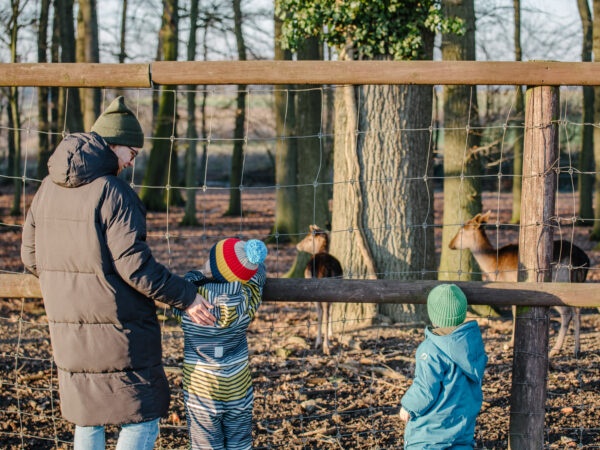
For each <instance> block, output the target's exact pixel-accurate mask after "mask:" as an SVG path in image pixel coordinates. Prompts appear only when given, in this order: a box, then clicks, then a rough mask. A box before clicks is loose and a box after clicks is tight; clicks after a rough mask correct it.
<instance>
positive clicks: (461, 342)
mask: <svg viewBox="0 0 600 450" xmlns="http://www.w3.org/2000/svg"><path fill="white" fill-rule="evenodd" d="M425 335H426V336H427V337H428V338H429V339H430V340H431V342H432V343H433V344H434V345H435V346H436V347H437V348H438V349H439V350H440V351H441V352H443V353H444V354H445V355H447V356H448V358H450V359H451V360H452V361H454V362H455V363H456V365H458V366H459V367H460V368H461V370H462V371H463V372H464V373H465V375H466V376H467V377H468V378H470V379H471V380H473V381H477V382H481V381H482V379H483V373H484V370H485V365H486V363H487V355H486V354H485V350H484V344H483V339H482V337H481V332H480V331H479V325H478V324H477V322H476V321H469V322H465V323H464V324H462V325H460V326H459V327H457V328H456V329H455V330H454V331H453V332H452V333H451V334H448V335H445V336H438V335H437V334H434V333H433V332H432V331H431V329H430V328H426V329H425Z"/></svg>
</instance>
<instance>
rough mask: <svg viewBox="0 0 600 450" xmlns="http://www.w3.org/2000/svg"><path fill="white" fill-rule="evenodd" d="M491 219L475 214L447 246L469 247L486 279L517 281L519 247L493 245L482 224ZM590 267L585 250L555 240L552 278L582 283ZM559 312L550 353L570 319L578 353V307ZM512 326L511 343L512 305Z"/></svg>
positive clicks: (558, 345)
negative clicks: (555, 333)
mask: <svg viewBox="0 0 600 450" xmlns="http://www.w3.org/2000/svg"><path fill="white" fill-rule="evenodd" d="M489 218H490V211H488V212H487V213H485V214H477V215H476V216H475V217H473V218H472V219H471V220H469V221H467V222H466V223H465V224H464V225H463V226H462V227H461V229H460V230H459V231H458V232H457V233H456V236H454V238H452V241H450V244H449V247H450V248H451V249H453V250H461V249H469V250H471V253H472V254H473V256H474V257H475V260H476V261H477V264H479V267H480V268H481V271H482V272H483V275H484V277H485V278H486V279H488V280H491V281H508V282H510V281H517V279H518V265H519V246H518V245H517V244H509V245H506V246H504V247H501V248H498V249H496V248H494V247H493V246H492V244H491V243H490V241H489V239H488V237H487V235H486V234H485V230H484V228H483V226H482V225H483V224H485V223H487V222H488V220H489ZM589 267H590V259H589V258H588V256H587V255H586V253H585V252H584V251H583V250H582V249H580V248H579V247H577V246H576V245H575V244H572V243H571V242H569V241H565V240H557V241H554V251H553V258H552V281H556V282H561V281H562V282H569V281H570V282H575V283H583V282H584V281H585V279H586V277H587V272H588V269H589ZM554 308H555V309H556V310H557V311H558V313H559V314H560V331H559V332H558V337H557V338H556V343H555V344H554V347H552V350H551V351H550V356H553V355H555V354H556V353H558V352H559V351H560V349H561V348H562V345H563V343H564V340H565V337H566V334H567V331H568V329H569V323H570V322H571V319H573V328H574V337H575V355H577V354H578V353H579V329H580V312H579V309H578V308H572V307H569V306H555V307H554ZM512 311H513V329H512V338H511V345H512V344H513V343H514V338H515V323H514V317H515V315H516V306H513V308H512Z"/></svg>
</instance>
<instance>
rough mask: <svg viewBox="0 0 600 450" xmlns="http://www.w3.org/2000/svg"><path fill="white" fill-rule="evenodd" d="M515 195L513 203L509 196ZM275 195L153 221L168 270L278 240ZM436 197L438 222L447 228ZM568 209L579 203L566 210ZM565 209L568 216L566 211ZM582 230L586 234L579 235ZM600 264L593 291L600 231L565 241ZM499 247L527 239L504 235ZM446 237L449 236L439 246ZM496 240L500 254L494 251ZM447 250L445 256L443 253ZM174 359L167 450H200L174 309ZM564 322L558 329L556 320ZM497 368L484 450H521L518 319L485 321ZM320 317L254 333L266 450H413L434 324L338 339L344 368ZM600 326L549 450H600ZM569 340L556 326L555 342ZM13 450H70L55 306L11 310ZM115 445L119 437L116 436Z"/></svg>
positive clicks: (561, 397) (5, 443)
mask: <svg viewBox="0 0 600 450" xmlns="http://www.w3.org/2000/svg"><path fill="white" fill-rule="evenodd" d="M503 195H504V194H503ZM274 197H275V195H274V192H273V190H256V191H245V193H244V199H243V201H244V205H245V208H244V209H245V210H244V215H243V217H236V218H226V217H223V215H222V214H223V212H224V211H225V209H226V208H227V206H228V204H227V191H214V192H208V193H206V194H202V195H199V198H198V204H199V211H198V217H199V218H200V220H201V221H202V224H201V226H200V227H199V228H182V227H180V226H178V222H179V220H180V219H181V216H182V211H181V210H179V209H172V210H170V211H169V214H168V216H167V215H166V214H149V217H148V229H149V236H148V241H149V244H150V246H151V248H152V249H153V251H154V254H155V256H156V257H157V259H158V260H159V261H161V262H163V263H164V264H166V265H168V266H169V267H171V268H172V269H173V270H174V271H175V272H177V273H185V271H187V270H189V269H190V268H194V267H196V266H198V265H199V264H200V263H201V262H203V259H204V258H203V255H205V254H206V250H207V248H208V246H210V245H211V244H212V243H213V242H215V240H216V239H219V238H221V237H225V236H230V235H236V234H237V235H240V234H241V235H243V236H244V237H256V238H266V237H267V236H268V234H269V233H270V230H271V227H272V224H273V214H274V213H273V207H274V204H275V200H274ZM498 199H499V196H498V195H497V194H489V195H486V196H485V197H484V206H485V207H486V208H489V209H492V210H493V211H494V213H493V215H494V214H497V213H498V212H499V213H500V220H501V223H506V222H508V210H507V209H500V210H499V209H498V204H502V205H504V204H507V203H506V198H504V197H502V199H501V200H502V203H499V202H498ZM440 202H441V199H440V198H437V197H436V224H440V223H441V204H440ZM565 204H566V205H567V206H565V208H567V209H568V202H565ZM9 205H10V198H9V197H8V196H7V195H0V270H2V271H3V272H4V273H6V272H18V273H20V272H22V270H23V267H22V265H21V264H20V261H19V250H18V249H19V245H20V226H19V225H20V224H22V222H23V218H22V217H11V216H9V215H8V211H9ZM561 208H562V206H561ZM571 230H573V231H572V232H571ZM563 231H564V232H565V234H567V235H569V237H570V238H571V239H573V240H574V241H575V242H576V243H577V244H578V245H580V246H581V247H582V248H584V249H585V250H586V251H587V252H588V254H589V255H590V258H591V259H592V265H593V270H592V271H591V272H590V276H589V281H592V282H597V281H598V279H599V278H600V274H598V273H597V272H596V270H595V269H596V267H595V266H597V265H598V263H599V260H600V252H598V251H597V250H595V249H594V246H595V244H596V243H594V242H590V241H589V239H587V235H588V233H589V229H587V228H582V227H578V228H575V229H570V228H569V229H566V228H565V229H564V230H563ZM500 235H501V237H499V243H500V244H501V245H503V244H504V243H507V242H508V241H509V240H511V239H516V237H515V236H516V230H514V229H510V228H508V227H506V228H502V229H501V230H500ZM438 239H439V236H438ZM492 241H493V242H496V241H495V240H494V239H492ZM438 248H439V245H438ZM269 250H270V254H269V258H268V259H267V266H268V269H269V276H270V277H278V276H281V275H283V274H284V273H285V272H287V270H288V269H289V267H290V266H291V264H292V262H293V258H294V255H295V250H294V249H293V247H292V246H291V245H289V244H278V243H271V244H269ZM160 317H161V319H162V323H163V324H164V325H163V330H164V333H163V336H164V339H163V345H164V361H165V364H166V367H167V371H168V375H169V378H170V381H171V387H172V394H173V395H172V401H171V412H170V414H169V416H168V417H166V418H164V419H163V420H162V421H161V434H160V438H159V441H158V445H157V448H162V449H180V448H186V445H187V434H186V427H185V413H184V408H183V397H182V394H181V371H180V367H181V362H182V346H183V340H182V334H181V331H180V330H179V329H178V327H177V325H176V324H175V322H174V321H173V320H172V319H170V315H169V312H168V311H166V310H163V309H161V310H160ZM553 318H554V319H555V318H556V317H554V316H553ZM476 320H477V321H478V322H479V324H480V327H481V329H482V333H483V337H484V341H485V345H486V350H487V352H488V356H489V363H488V366H487V370H486V374H485V379H484V387H483V390H484V404H483V408H482V410H481V414H480V416H479V418H478V422H477V429H476V442H477V446H476V448H478V449H504V448H507V439H508V431H509V406H510V393H511V373H512V350H511V349H509V348H508V347H507V344H508V342H509V340H510V329H511V320H510V317H509V315H508V314H507V315H506V317H503V318H500V319H496V318H476ZM315 321H316V314H315V312H314V311H313V309H312V306H311V305H309V304H303V303H293V302H289V303H264V304H263V305H262V306H261V308H260V310H259V314H258V317H257V319H256V320H255V321H254V322H253V324H252V325H251V328H250V330H249V342H250V348H251V366H252V373H253V380H254V386H255V405H254V418H255V424H254V447H255V448H257V449H274V448H285V449H332V450H333V449H399V448H402V445H403V431H404V424H403V423H402V422H401V421H400V420H399V418H398V414H397V413H398V403H399V400H400V398H401V397H402V395H403V394H404V392H405V391H406V389H407V388H408V387H409V386H410V384H411V379H412V374H413V370H414V358H413V357H414V352H415V350H416V346H417V345H418V344H419V343H420V342H421V341H422V339H423V324H391V323H386V322H383V323H381V324H380V325H377V326H373V327H371V328H368V329H363V330H359V331H352V332H346V333H341V334H338V335H336V337H335V340H334V342H335V345H334V348H333V351H332V354H331V356H324V355H323V354H322V353H321V352H320V351H317V350H315V349H313V348H312V347H313V344H314V339H315V335H316V325H315ZM599 330H600V316H599V315H598V314H597V312H596V311H595V310H583V311H582V329H581V333H582V334H581V352H580V354H579V355H578V356H577V357H575V356H574V355H573V351H572V349H573V340H572V335H571V334H570V335H569V337H568V340H567V342H566V344H565V347H564V348H563V351H562V352H561V353H560V354H559V355H558V356H556V357H554V358H552V359H551V361H550V365H549V368H548V380H547V386H548V395H547V405H546V419H545V433H544V435H545V442H546V444H545V447H544V448H549V449H568V448H578V449H580V448H585V449H592V448H600V425H599V424H600V353H599V351H598V349H599V348H600V331H599ZM557 331H558V324H557V321H556V320H553V321H552V322H551V336H550V339H551V342H552V340H553V338H554V336H555V334H556V332H557ZM0 380H1V384H2V394H1V395H0V448H3V449H50V448H54V449H66V448H70V447H71V442H72V426H71V425H70V424H69V423H67V422H65V421H64V420H62V419H61V417H60V405H59V399H58V395H57V384H56V383H57V381H56V373H55V367H54V366H53V364H52V359H51V353H50V341H49V335H48V330H47V326H46V318H45V315H44V310H43V305H42V302H41V301H40V300H34V299H0ZM109 431H110V433H109V436H108V437H109V444H112V445H114V442H115V441H114V438H115V433H114V430H113V429H110V430H109Z"/></svg>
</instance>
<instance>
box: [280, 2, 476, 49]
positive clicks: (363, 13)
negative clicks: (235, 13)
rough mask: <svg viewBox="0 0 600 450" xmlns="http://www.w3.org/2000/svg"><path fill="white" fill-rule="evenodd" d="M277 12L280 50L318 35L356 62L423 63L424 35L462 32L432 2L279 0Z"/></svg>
mask: <svg viewBox="0 0 600 450" xmlns="http://www.w3.org/2000/svg"><path fill="white" fill-rule="evenodd" d="M275 12H276V14H277V16H278V17H279V18H281V20H282V21H283V25H282V36H281V45H282V48H283V49H290V50H292V51H294V50H297V49H298V46H299V45H301V43H302V42H304V40H305V39H307V38H309V37H313V36H317V37H319V38H320V39H321V40H322V41H323V42H325V43H326V44H328V45H329V46H331V47H334V48H336V49H338V51H340V50H343V49H345V48H351V49H352V50H353V58H354V59H377V58H378V57H382V56H383V57H392V58H393V59H394V60H397V61H400V60H413V59H421V58H420V57H422V56H423V41H422V35H423V31H425V30H427V31H431V32H441V33H457V34H462V33H464V29H463V22H462V20H461V19H457V18H445V17H444V16H443V13H442V10H441V2H440V1H436V0H412V1H410V0H409V1H398V0H354V1H340V0H278V1H277V2H276V7H275Z"/></svg>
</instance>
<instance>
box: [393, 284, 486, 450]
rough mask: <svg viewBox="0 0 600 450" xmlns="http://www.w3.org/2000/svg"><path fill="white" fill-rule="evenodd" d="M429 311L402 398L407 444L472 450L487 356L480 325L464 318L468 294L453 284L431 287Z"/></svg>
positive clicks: (421, 446) (402, 414)
mask: <svg viewBox="0 0 600 450" xmlns="http://www.w3.org/2000/svg"><path fill="white" fill-rule="evenodd" d="M427 312H428V314H429V319H430V320H431V323H432V325H433V327H427V328H426V329H425V338H426V339H425V341H423V342H422V343H421V344H420V345H419V347H418V348H417V353H416V367H415V377H414V381H413V384H412V385H411V386H410V388H409V389H408V390H407V391H406V393H405V394H404V396H403V397H402V400H401V404H402V408H401V410H400V418H401V419H402V420H404V421H405V422H407V423H406V429H405V432H404V448H405V449H447V448H452V449H454V450H460V449H472V448H473V446H474V445H475V439H474V435H475V421H476V418H477V415H478V414H479V410H480V409H481V404H482V401H483V395H482V389H481V383H482V380H483V373H484V369H485V366H486V364H487V359H488V358H487V355H486V354H485V348H484V345H483V339H482V337H481V331H480V330H479V325H478V324H477V322H475V321H469V322H466V323H463V322H464V320H465V318H466V315H467V299H466V297H465V294H464V293H463V292H462V290H461V289H460V288H459V287H458V286H456V285H455V284H442V285H439V286H436V287H435V288H434V289H432V290H431V292H430V293H429V296H428V298H427Z"/></svg>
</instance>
